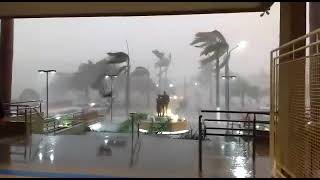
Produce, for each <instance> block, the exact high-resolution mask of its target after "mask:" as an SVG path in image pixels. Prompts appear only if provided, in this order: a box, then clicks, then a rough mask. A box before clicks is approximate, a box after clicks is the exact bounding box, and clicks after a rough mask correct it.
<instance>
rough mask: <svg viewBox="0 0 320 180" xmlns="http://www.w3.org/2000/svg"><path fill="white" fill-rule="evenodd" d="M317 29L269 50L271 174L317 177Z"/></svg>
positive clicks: (319, 32)
mask: <svg viewBox="0 0 320 180" xmlns="http://www.w3.org/2000/svg"><path fill="white" fill-rule="evenodd" d="M319 36H320V29H318V30H315V31H313V32H311V33H309V34H306V35H304V36H302V37H300V38H297V39H295V40H292V41H290V42H288V43H286V44H284V45H282V46H280V47H279V48H277V49H274V50H272V51H271V67H270V71H271V81H270V82H271V95H270V98H271V99H270V100H271V122H272V123H271V133H272V136H271V149H270V150H271V156H272V159H273V175H274V176H278V177H320V57H319V52H320V51H319V44H320V40H319Z"/></svg>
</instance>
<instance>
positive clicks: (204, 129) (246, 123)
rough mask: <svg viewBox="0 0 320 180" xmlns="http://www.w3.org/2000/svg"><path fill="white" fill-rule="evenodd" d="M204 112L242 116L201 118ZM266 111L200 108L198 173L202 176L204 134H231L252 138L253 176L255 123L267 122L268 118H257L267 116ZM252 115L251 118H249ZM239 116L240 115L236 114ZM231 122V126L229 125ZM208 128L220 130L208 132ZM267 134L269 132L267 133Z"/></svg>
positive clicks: (253, 167)
mask: <svg viewBox="0 0 320 180" xmlns="http://www.w3.org/2000/svg"><path fill="white" fill-rule="evenodd" d="M204 113H210V114H219V116H218V117H220V114H221V113H223V114H228V116H226V117H230V114H231V115H232V114H234V115H242V117H243V118H240V119H234V118H231V119H220V118H216V119H212V118H203V114H204ZM269 114H270V113H269V112H268V111H223V110H201V115H200V116H199V124H198V127H199V130H198V131H199V138H198V143H199V149H198V155H199V157H198V162H199V166H198V167H199V175H200V176H202V161H203V158H202V141H203V140H204V139H205V138H206V136H232V137H243V138H250V139H251V140H252V170H253V177H255V145H256V143H255V142H256V138H257V137H258V133H257V132H258V131H261V130H259V129H257V125H258V124H259V125H265V124H269V120H267V121H262V120H259V119H258V117H257V116H259V115H267V116H269ZM250 116H253V118H249V117H250ZM238 117H241V116H238ZM207 122H224V123H227V124H228V125H227V126H226V127H217V126H216V125H215V126H212V125H210V126H209V124H207ZM229 123H231V126H230V125H229ZM233 123H237V125H238V126H233ZM209 130H215V131H222V132H221V133H219V132H213V133H210V132H208V131H209ZM267 134H269V133H267Z"/></svg>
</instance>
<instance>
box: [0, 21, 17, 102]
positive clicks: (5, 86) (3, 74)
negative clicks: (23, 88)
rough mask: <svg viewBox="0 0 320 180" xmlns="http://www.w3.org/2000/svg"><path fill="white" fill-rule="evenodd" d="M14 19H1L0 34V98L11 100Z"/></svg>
mask: <svg viewBox="0 0 320 180" xmlns="http://www.w3.org/2000/svg"><path fill="white" fill-rule="evenodd" d="M13 28H14V20H13V19H12V18H4V19H1V32H0V33H1V35H0V39H1V40H0V98H1V101H2V102H8V103H9V102H10V101H11V85H12V60H13V35H14V31H13Z"/></svg>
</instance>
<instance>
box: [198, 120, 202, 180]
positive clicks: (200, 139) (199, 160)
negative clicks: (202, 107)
mask: <svg viewBox="0 0 320 180" xmlns="http://www.w3.org/2000/svg"><path fill="white" fill-rule="evenodd" d="M201 119H202V115H200V116H199V124H198V125H199V137H198V142H199V149H198V155H199V159H198V162H199V176H202V123H201Z"/></svg>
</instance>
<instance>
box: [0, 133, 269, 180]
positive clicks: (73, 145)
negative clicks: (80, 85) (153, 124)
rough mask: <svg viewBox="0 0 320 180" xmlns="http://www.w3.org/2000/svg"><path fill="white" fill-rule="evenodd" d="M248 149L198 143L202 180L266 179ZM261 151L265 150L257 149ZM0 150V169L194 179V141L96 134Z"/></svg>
mask: <svg viewBox="0 0 320 180" xmlns="http://www.w3.org/2000/svg"><path fill="white" fill-rule="evenodd" d="M251 146H252V145H251V143H250V142H245V141H243V140H241V139H240V140H239V139H237V138H236V139H225V138H224V137H213V138H211V140H210V141H204V143H203V177H254V176H255V177H270V175H269V174H270V168H269V157H268V154H267V153H265V154H262V155H256V158H255V168H253V164H252V150H251V149H252V147H251ZM265 148H268V146H265V147H262V149H265ZM0 151H1V158H0V169H1V170H8V169H9V170H20V171H21V170H23V171H38V172H47V173H53V172H56V173H78V174H79V173H80V174H87V175H89V176H90V175H91V176H112V177H199V174H198V141H195V140H184V139H170V138H167V137H162V136H149V135H142V134H141V135H140V138H139V139H138V138H137V136H136V134H135V135H134V138H133V140H132V136H131V134H120V133H101V132H100V133H97V132H89V133H87V134H85V135H56V136H45V135H32V136H31V137H29V138H27V140H24V139H21V140H19V139H9V140H1V141H0ZM3 176H6V175H3ZM3 176H2V175H1V172H0V177H3ZM7 176H8V175H7ZM19 176H21V174H19ZM25 176H27V175H25Z"/></svg>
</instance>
